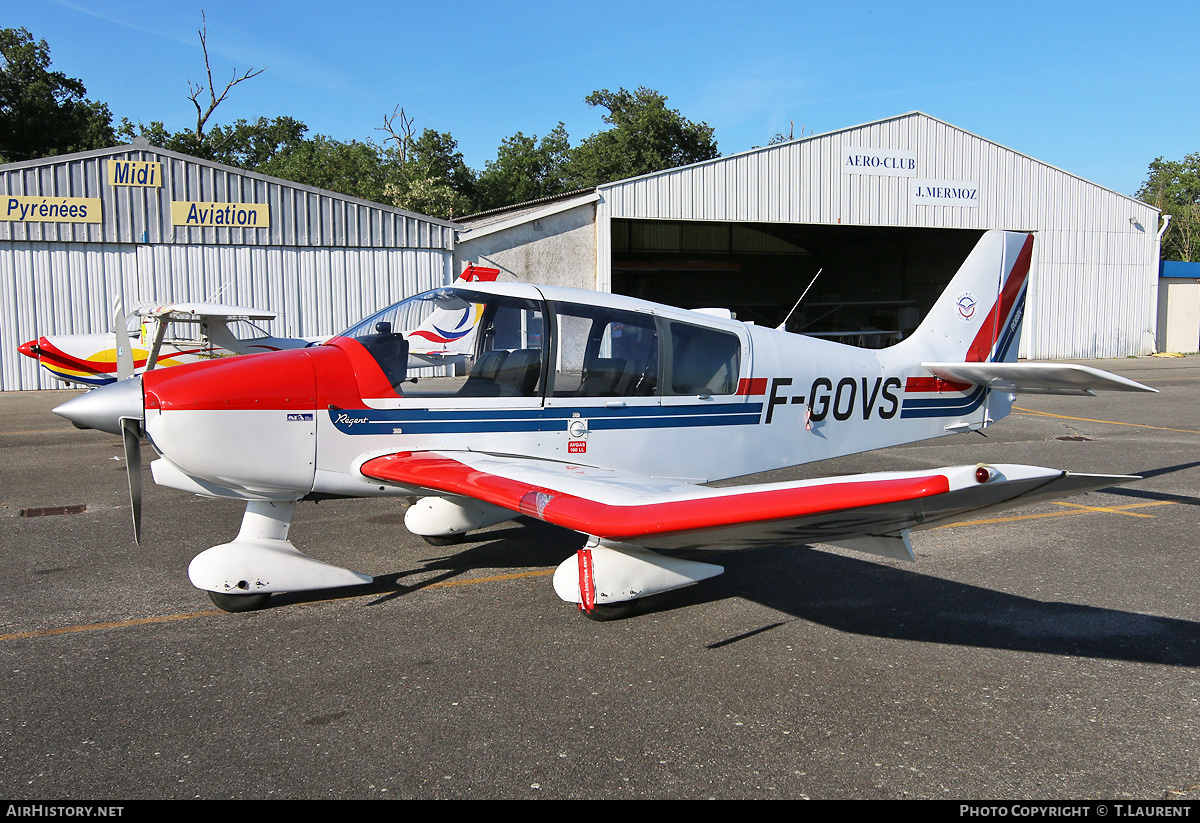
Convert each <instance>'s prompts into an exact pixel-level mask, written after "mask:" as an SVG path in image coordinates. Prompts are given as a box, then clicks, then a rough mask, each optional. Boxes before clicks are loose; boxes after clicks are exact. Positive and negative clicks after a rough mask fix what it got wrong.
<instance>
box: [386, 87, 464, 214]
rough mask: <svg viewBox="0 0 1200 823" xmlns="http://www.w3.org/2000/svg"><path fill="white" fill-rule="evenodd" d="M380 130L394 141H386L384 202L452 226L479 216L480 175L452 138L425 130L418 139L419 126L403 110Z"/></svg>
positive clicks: (396, 111) (398, 108) (397, 108)
mask: <svg viewBox="0 0 1200 823" xmlns="http://www.w3.org/2000/svg"><path fill="white" fill-rule="evenodd" d="M380 130H381V131H385V132H387V133H388V135H389V137H388V138H387V139H386V140H385V141H384V143H385V149H384V158H383V161H384V166H385V170H386V174H387V177H388V183H387V185H386V186H385V188H384V198H383V200H384V202H387V203H391V204H392V205H394V206H396V207H398V208H401V209H408V210H409V211H415V212H418V213H420V214H427V215H429V216H430V217H441V218H444V219H447V220H449V219H453V218H454V217H455V216H461V215H464V214H468V213H470V212H471V211H473V210H474V208H475V183H476V175H475V172H473V171H471V169H470V168H468V167H467V164H466V162H465V161H464V160H463V156H462V152H460V151H459V150H458V142H457V141H456V140H455V139H454V137H453V136H451V134H450V132H437V131H434V130H433V129H425V130H424V131H422V132H421V136H420V137H414V136H413V135H414V133H415V129H414V128H413V120H412V118H411V117H407V116H406V115H405V114H404V109H402V108H400V107H399V106H397V107H396V109H395V110H394V111H393V112H392V115H391V116H390V117H384V118H383V127H382V128H381V129H380ZM389 141H390V142H391V143H392V145H390V146H389V145H386V144H387V143H388V142H389Z"/></svg>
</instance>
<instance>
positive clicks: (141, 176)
mask: <svg viewBox="0 0 1200 823" xmlns="http://www.w3.org/2000/svg"><path fill="white" fill-rule="evenodd" d="M108 185H110V186H146V187H152V188H156V189H160V188H162V163H151V162H146V161H142V160H109V161H108Z"/></svg>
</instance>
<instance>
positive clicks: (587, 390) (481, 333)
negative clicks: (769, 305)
mask: <svg viewBox="0 0 1200 823" xmlns="http://www.w3.org/2000/svg"><path fill="white" fill-rule="evenodd" d="M340 337H342V338H350V339H353V340H355V341H357V342H358V343H359V344H361V345H362V346H363V347H364V348H365V349H366V350H367V352H369V353H370V355H371V356H372V357H373V358H374V360H375V362H376V363H378V364H379V367H380V368H381V369H382V370H383V372H384V375H385V376H386V377H387V380H388V381H389V382H390V383H391V385H392V387H393V388H394V389H395V390H396V391H397V393H399V394H403V395H404V396H405V397H422V396H426V397H429V396H432V397H437V396H442V397H445V396H456V397H540V396H543V395H545V396H549V397H654V396H659V395H727V394H734V393H735V392H736V391H737V385H738V374H739V368H740V363H741V351H742V344H741V340H740V339H739V337H738V336H737V335H736V334H734V333H732V332H729V331H725V330H720V329H713V328H709V327H705V326H702V325H696V324H691V323H686V322H680V321H677V320H674V319H665V318H663V317H661V316H657V315H656V314H653V313H651V312H648V311H629V310H626V309H616V308H610V307H606V306H597V305H588V304H583V303H571V302H564V301H553V300H552V301H543V300H535V299H529V298H523V297H514V296H509V295H500V294H490V293H487V292H482V291H474V290H472V289H469V288H459V287H446V288H441V289H436V290H434V291H430V292H425V293H424V294H420V295H417V296H416V297H412V298H410V299H408V300H405V301H403V302H401V303H397V304H396V305H394V306H390V307H388V308H386V309H384V310H383V311H381V312H378V313H377V314H374V315H372V316H371V317H368V318H367V319H366V320H364V321H362V322H361V323H359V324H358V325H356V326H354V327H353V328H351V329H349V330H347V331H346V332H344V333H343V334H342V335H340Z"/></svg>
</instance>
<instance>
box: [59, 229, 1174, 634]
mask: <svg viewBox="0 0 1200 823" xmlns="http://www.w3.org/2000/svg"><path fill="white" fill-rule="evenodd" d="M1033 244H1034V238H1033V236H1032V235H1027V234H1019V233H1011V232H1001V231H991V232H988V233H986V234H985V235H983V237H982V238H981V239H980V241H979V243H978V245H977V246H976V248H975V249H974V250H973V251H972V252H971V254H970V256H969V257H968V258H967V260H966V261H965V263H964V264H963V266H962V267H961V268H960V270H959V271H958V273H957V274H956V275H955V277H954V278H953V280H952V281H951V282H950V284H949V286H948V287H947V289H946V290H945V292H943V293H942V295H941V296H940V298H939V299H938V300H937V301H936V302H935V304H934V306H933V308H932V309H931V311H930V312H929V314H928V315H927V316H926V318H925V319H924V321H923V322H922V323H921V325H920V326H919V327H918V328H917V330H916V331H915V332H914V333H913V334H912V335H911V336H909V337H908V339H905V340H903V341H901V342H900V343H897V344H896V345H894V346H891V347H889V348H886V349H881V350H874V351H873V350H866V349H860V348H856V347H852V346H846V345H842V344H839V343H835V342H830V341H827V340H820V339H815V338H811V337H806V336H802V335H798V334H791V333H788V332H785V331H779V330H775V329H769V328H765V327H759V326H754V325H751V324H747V323H742V322H738V321H736V320H733V319H730V318H722V317H718V316H713V315H712V314H706V313H699V312H692V311H685V310H681V309H675V308H670V307H667V306H662V305H656V304H653V303H647V302H643V301H640V300H634V299H631V298H626V297H620V296H617V295H611V294H599V293H595V292H587V291H579V290H573V289H562V288H551V287H545V286H533V285H527V284H520V283H505V282H463V281H461V280H460V281H458V282H456V283H455V284H453V285H452V286H448V287H445V288H441V289H437V290H434V291H431V292H427V293H425V294H421V295H418V296H416V297H413V298H411V299H409V300H406V301H404V302H402V303H399V304H397V305H395V306H392V307H390V308H388V309H386V310H384V311H382V312H380V313H378V314H376V315H374V316H373V317H370V318H368V319H367V320H365V321H363V322H362V323H360V324H359V325H357V326H355V327H354V328H351V329H349V330H348V331H346V332H345V333H343V334H341V335H339V336H336V337H334V338H332V339H330V340H329V341H327V342H326V343H325V344H323V345H321V346H316V347H313V348H307V349H301V350H296V351H284V352H277V353H272V354H263V355H251V356H246V357H239V358H235V359H231V360H228V361H220V362H214V363H201V364H196V365H188V366H179V367H176V368H172V369H166V370H163V371H156V372H151V373H148V374H146V375H144V376H143V377H140V378H133V379H131V380H127V381H122V382H120V383H117V384H115V385H113V386H110V387H106V388H104V389H99V390H97V391H94V392H91V393H89V394H86V395H83V396H81V397H79V398H76V399H75V400H72V401H70V402H68V403H66V404H64V405H63V406H62V407H60V408H59V409H58V410H57V411H58V412H59V413H60V414H62V415H63V416H65V417H68V418H70V419H72V420H74V421H76V423H77V424H79V425H85V426H93V427H96V428H104V429H107V430H109V431H113V432H120V433H124V435H125V441H126V444H127V448H128V449H129V456H130V459H129V460H128V461H127V462H128V465H129V466H130V468H131V470H132V471H131V476H130V483H131V490H132V492H133V507H134V518H135V528H136V523H137V521H138V518H139V516H140V498H141V493H140V477H138V476H137V473H136V472H137V469H138V466H139V465H140V463H139V460H138V455H137V452H136V446H137V443H138V435H139V434H141V433H144V434H145V436H146V437H147V438H148V439H149V441H150V443H151V444H153V446H154V448H155V449H156V450H157V452H158V453H159V455H160V458H159V459H158V460H156V461H154V463H153V464H152V471H153V475H154V479H155V481H156V482H157V483H158V484H160V485H164V486H171V487H173V488H176V489H182V490H184V491H188V492H193V493H195V494H201V495H210V496H214V497H229V498H235V499H239V500H245V501H246V512H245V516H244V518H243V521H242V527H241V530H240V532H239V534H238V535H237V537H236V538H235V539H234V540H233V541H232V542H230V543H225V544H223V545H219V546H215V547H213V548H211V549H208V550H207V551H204V552H203V553H201V554H200V555H198V556H197V557H196V558H195V559H194V560H193V561H192V564H191V566H190V569H189V575H190V577H191V580H192V583H193V584H194V585H196V586H197V587H198V588H201V589H204V590H207V591H208V592H210V594H211V596H212V597H213V599H214V600H215V602H217V604H218V605H220V606H222V607H223V608H227V609H230V610H240V609H247V608H257V607H259V606H261V605H263V603H264V602H265V601H266V599H267V597H268V596H269V595H270V593H272V592H280V591H297V590H306V589H317V588H327V587H332V586H343V585H355V584H361V583H366V582H369V581H370V580H371V578H370V577H369V576H368V575H365V574H359V573H356V572H352V571H349V570H346V569H341V568H337V567H334V566H330V565H328V564H325V563H322V562H320V561H318V560H315V559H313V558H311V557H309V556H307V555H305V554H302V553H301V552H299V551H298V550H297V549H296V548H295V547H294V546H293V545H292V543H291V541H290V540H289V539H288V530H289V526H290V523H291V519H292V514H293V511H294V508H295V505H296V503H297V502H298V501H300V500H306V499H329V498H338V497H409V498H419V500H418V501H417V502H416V503H414V504H413V505H411V506H410V507H409V509H408V511H407V513H406V516H405V524H406V525H407V527H408V528H409V529H410V530H411V531H413V532H414V533H416V534H419V535H422V536H424V537H425V538H426V539H428V540H429V541H431V542H437V543H449V542H456V541H458V540H461V539H463V537H464V536H465V535H467V533H469V532H470V531H472V530H474V529H480V528H483V527H485V526H489V525H492V524H495V523H499V522H502V521H505V520H509V519H512V518H515V517H517V516H519V515H528V516H530V517H534V518H538V519H540V520H543V521H546V522H548V523H554V524H557V525H560V526H565V527H566V528H568V529H573V530H575V531H577V532H580V533H582V534H583V535H586V536H587V540H586V541H585V545H584V548H582V549H579V550H578V551H577V552H575V553H574V554H572V555H569V556H568V557H567V559H566V560H565V561H564V562H563V564H562V565H561V566H560V567H559V568H558V570H557V572H556V573H555V576H554V589H555V591H556V592H557V593H558V595H559V596H560V597H561V598H562V599H564V600H566V601H569V602H575V603H579V604H580V605H581V606H582V607H583V610H584V611H585V612H586V613H588V614H590V615H591V616H593V617H603V618H607V617H613V616H619V615H620V614H622V613H623V612H625V611H628V609H629V607H630V606H631V604H633V603H634V602H635V601H636V600H637V599H638V598H642V597H645V596H647V595H651V594H654V593H656V592H661V591H666V590H669V589H673V588H677V587H680V586H685V585H688V584H690V583H695V582H697V581H699V580H702V579H705V578H707V577H710V576H712V575H714V574H719V573H720V572H721V571H722V568H721V567H720V566H716V565H713V564H709V563H702V562H696V561H694V560H686V559H682V558H679V557H676V556H673V551H675V550H680V549H688V550H695V549H704V548H713V549H730V548H740V547H754V546H764V545H796V546H799V545H803V544H806V543H824V544H832V545H836V546H841V547H846V548H850V549H855V550H861V551H866V552H872V553H875V554H879V555H883V556H886V557H891V558H907V559H912V557H913V554H912V548H911V543H910V533H911V532H912V531H913V530H918V529H924V528H930V527H932V526H936V525H941V524H945V523H948V522H953V521H954V520H958V519H963V518H966V517H970V516H971V515H972V513H974V512H978V511H979V510H982V509H989V510H994V509H1000V508H1005V507H1011V506H1016V505H1021V504H1024V503H1030V502H1036V501H1040V500H1045V499H1047V498H1050V497H1052V496H1055V497H1056V496H1062V495H1067V494H1072V493H1077V492H1082V491H1086V490H1090V489H1098V488H1103V487H1106V486H1110V485H1113V484H1114V483H1119V482H1123V481H1125V480H1129V479H1131V478H1129V477H1125V476H1115V475H1114V476H1109V475H1081V474H1071V473H1067V472H1064V471H1061V470H1055V469H1045V468H1037V467H1032V466H1020V465H1003V464H996V465H982V464H980V465H965V466H954V467H949V468H940V469H933V470H928V471H913V472H887V473H869V474H862V475H854V476H847V477H831V478H824V479H818V480H805V481H798V482H788V483H771V484H763V485H747V486H738V487H731V488H719V489H718V488H710V487H707V486H703V485H699V484H702V483H705V482H708V481H713V480H718V479H723V478H730V477H737V476H741V475H746V474H750V473H754V472H761V471H765V470H769V469H777V468H780V467H784V466H793V465H797V464H800V463H806V462H810V461H814V460H822V459H825V458H830V457H836V456H839V455H845V454H850V453H854V452H861V451H865V450H868V449H877V448H881V447H884V446H891V445H896V444H900V443H909V442H913V441H918V440H925V439H928V438H934V437H940V436H943V435H948V434H953V433H959V432H967V431H973V430H978V429H982V428H984V427H986V426H988V425H990V424H992V423H994V422H995V421H997V420H999V419H1000V418H1002V417H1004V416H1005V415H1006V414H1008V413H1009V411H1010V410H1011V408H1012V403H1013V399H1014V398H1013V395H1014V393H1016V392H1038V393H1059V394H1091V391H1092V390H1095V389H1110V390H1116V391H1153V390H1152V389H1149V388H1147V387H1146V386H1143V385H1141V384H1139V383H1135V382H1133V381H1130V380H1126V379H1124V378H1121V377H1118V376H1116V375H1112V374H1109V373H1107V372H1102V371H1099V370H1096V369H1091V368H1087V367H1082V366H1071V365H1059V364H1044V363H1017V362H1014V361H1015V360H1016V352H1017V343H1018V340H1019V337H1020V329H1021V318H1022V315H1023V313H1024V307H1025V294H1026V287H1027V285H1028V282H1029V277H1030V269H1031V265H1032V260H1033ZM689 554H692V555H693V556H694V552H689Z"/></svg>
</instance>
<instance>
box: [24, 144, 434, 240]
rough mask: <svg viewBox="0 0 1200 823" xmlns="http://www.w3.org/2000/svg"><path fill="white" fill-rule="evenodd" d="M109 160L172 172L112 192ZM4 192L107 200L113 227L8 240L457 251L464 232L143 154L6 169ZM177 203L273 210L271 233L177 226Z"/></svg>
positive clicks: (66, 158) (160, 154)
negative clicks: (154, 182)
mask: <svg viewBox="0 0 1200 823" xmlns="http://www.w3.org/2000/svg"><path fill="white" fill-rule="evenodd" d="M109 160H132V161H137V162H154V163H162V164H163V168H162V185H161V186H160V187H144V186H110V185H108V182H107V181H108V167H107V163H108V161H109ZM0 187H2V188H0V192H2V193H3V194H6V195H26V196H30V197H49V198H55V197H97V198H100V200H101V201H102V203H103V208H104V222H103V223H19V222H9V221H3V220H0V241H3V240H30V241H37V240H49V241H58V242H83V243H187V244H197V243H203V244H214V243H215V244H220V245H255V246H267V245H271V246H346V247H358V248H376V249H380V248H393V249H396V248H410V249H453V246H454V231H455V229H456V228H457V227H456V226H455V224H453V223H449V222H446V221H442V220H437V219H436V218H432V217H425V216H424V215H419V214H414V213H412V212H406V211H403V210H401V209H395V208H391V207H389V206H384V205H382V204H379V203H371V202H368V201H366V200H358V199H356V198H353V197H345V196H343V195H338V194H334V193H332V192H328V191H321V190H320V189H314V188H312V187H310V186H302V185H299V184H296V183H289V182H287V181H286V180H279V179H276V178H272V177H265V176H263V175H261V174H254V173H253V172H247V171H243V170H242V169H236V168H233V167H231V166H223V165H221V164H219V163H207V162H205V161H202V160H198V159H197V158H195V157H188V156H187V155H182V154H177V153H175V152H170V151H166V150H164V149H151V148H144V149H143V148H137V147H134V146H128V147H120V148H117V149H105V150H101V151H91V152H81V153H79V154H71V155H63V156H61V157H53V158H48V159H46V160H33V161H27V162H23V163H9V164H7V165H4V166H0ZM173 201H201V202H212V201H215V202H221V203H254V204H263V205H268V206H270V209H271V225H270V227H269V228H261V229H246V228H212V227H209V228H199V227H190V228H189V227H184V226H173V225H171V203H172V202H173Z"/></svg>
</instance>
